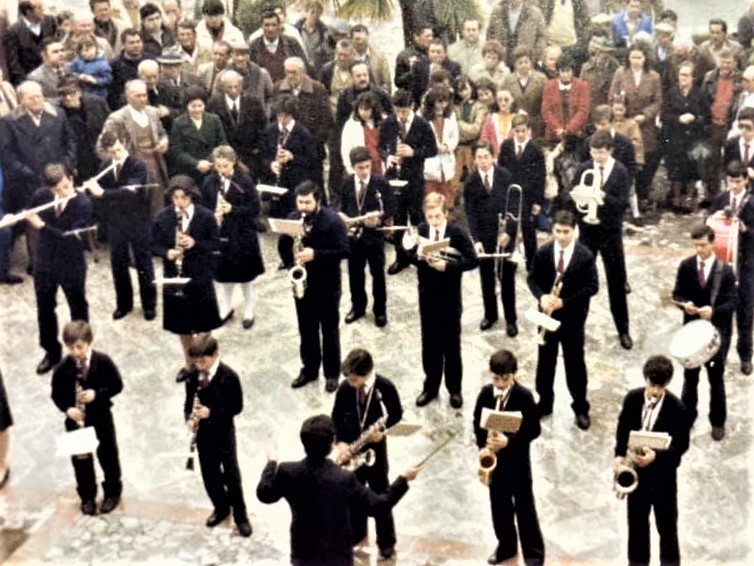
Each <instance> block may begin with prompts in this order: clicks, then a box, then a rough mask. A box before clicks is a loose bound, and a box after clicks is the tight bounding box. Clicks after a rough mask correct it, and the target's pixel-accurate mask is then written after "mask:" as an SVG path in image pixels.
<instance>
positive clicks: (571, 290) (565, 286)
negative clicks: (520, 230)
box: [527, 210, 599, 430]
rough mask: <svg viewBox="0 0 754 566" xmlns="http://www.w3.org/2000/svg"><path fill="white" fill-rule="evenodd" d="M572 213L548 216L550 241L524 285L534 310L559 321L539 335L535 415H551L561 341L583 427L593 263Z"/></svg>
mask: <svg viewBox="0 0 754 566" xmlns="http://www.w3.org/2000/svg"><path fill="white" fill-rule="evenodd" d="M575 228H576V217H575V216H574V214H573V213H572V212H571V211H569V210H559V211H558V212H556V213H555V216H554V217H553V228H552V232H553V235H554V236H555V239H554V241H552V242H549V243H547V244H545V245H543V246H542V247H541V248H539V249H538V250H537V253H536V254H535V255H534V262H533V263H532V266H531V271H530V272H529V277H528V279H527V283H528V284H529V290H530V291H531V292H532V294H533V295H534V297H535V298H536V299H537V302H538V303H539V308H540V310H541V311H542V312H543V313H544V314H546V315H548V316H551V317H552V318H554V319H556V320H559V321H560V323H561V324H560V328H558V329H557V330H556V331H555V332H548V333H546V334H545V335H544V344H541V345H540V346H539V351H538V357H537V393H538V394H539V405H538V408H539V414H540V416H542V417H546V416H548V415H551V414H552V406H553V402H554V398H555V394H554V392H553V382H554V380H555V366H556V365H557V363H558V345H559V344H562V345H563V362H564V364H565V373H566V382H567V384H568V390H569V391H570V393H571V398H572V399H573V403H572V404H571V408H572V409H573V412H574V413H575V414H576V425H577V426H578V427H579V428H580V429H582V430H587V429H588V428H589V426H590V425H591V421H590V419H589V402H588V401H587V398H586V393H587V373H586V364H585V363H584V325H585V323H586V317H587V315H588V314H589V301H590V299H591V297H592V296H593V295H596V294H597V290H598V289H599V282H598V280H597V266H596V265H595V263H594V256H593V255H592V252H590V251H589V248H587V247H586V246H584V245H583V244H580V243H578V242H576V240H575V238H574V235H575V234H574V232H575Z"/></svg>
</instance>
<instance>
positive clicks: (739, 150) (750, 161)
mask: <svg viewBox="0 0 754 566" xmlns="http://www.w3.org/2000/svg"><path fill="white" fill-rule="evenodd" d="M738 129H739V131H740V132H741V134H740V135H738V136H734V137H732V138H731V139H729V140H728V141H727V142H725V149H724V152H723V164H724V165H725V167H726V168H727V167H728V164H730V163H731V162H732V161H740V162H741V163H743V164H744V167H746V170H747V177H748V180H749V183H748V185H749V189H752V188H754V108H742V109H741V112H739V114H738Z"/></svg>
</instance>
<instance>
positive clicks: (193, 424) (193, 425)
mask: <svg viewBox="0 0 754 566" xmlns="http://www.w3.org/2000/svg"><path fill="white" fill-rule="evenodd" d="M200 406H201V401H199V390H198V389H197V390H196V391H195V392H194V404H193V406H192V407H191V416H190V417H189V420H188V426H189V429H190V430H191V442H190V444H189V456H188V458H187V459H186V469H187V470H189V471H190V472H193V471H194V452H196V435H197V433H198V432H199V417H197V416H196V411H197V410H198V409H199V407H200Z"/></svg>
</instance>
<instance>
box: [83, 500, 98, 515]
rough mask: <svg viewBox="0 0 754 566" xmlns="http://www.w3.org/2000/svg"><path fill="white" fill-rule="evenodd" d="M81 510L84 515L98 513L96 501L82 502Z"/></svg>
mask: <svg viewBox="0 0 754 566" xmlns="http://www.w3.org/2000/svg"><path fill="white" fill-rule="evenodd" d="M81 512H82V513H83V514H84V515H96V514H97V504H96V503H94V501H83V502H82V503H81Z"/></svg>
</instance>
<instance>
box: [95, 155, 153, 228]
mask: <svg viewBox="0 0 754 566" xmlns="http://www.w3.org/2000/svg"><path fill="white" fill-rule="evenodd" d="M111 164H112V160H109V161H107V162H105V163H103V164H102V166H101V167H100V171H102V170H103V169H105V168H106V167H109V166H110V165H111ZM146 183H147V165H146V163H144V162H143V161H142V160H140V159H136V158H135V157H132V156H131V155H129V156H128V157H126V160H125V161H124V162H123V166H122V168H121V170H120V171H119V172H118V178H117V179H116V178H115V172H114V171H110V172H109V173H107V174H106V175H105V176H104V177H102V178H101V179H100V180H99V185H100V187H102V188H103V189H104V190H105V194H103V195H102V200H103V202H104V203H105V205H106V206H107V210H108V217H107V218H108V221H109V222H110V224H114V225H119V226H129V225H131V224H134V223H137V222H144V221H148V220H149V202H150V200H149V197H148V189H145V188H143V187H142V188H139V189H136V191H131V190H127V189H126V190H123V189H120V188H119V187H122V186H124V185H145V184H146Z"/></svg>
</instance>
